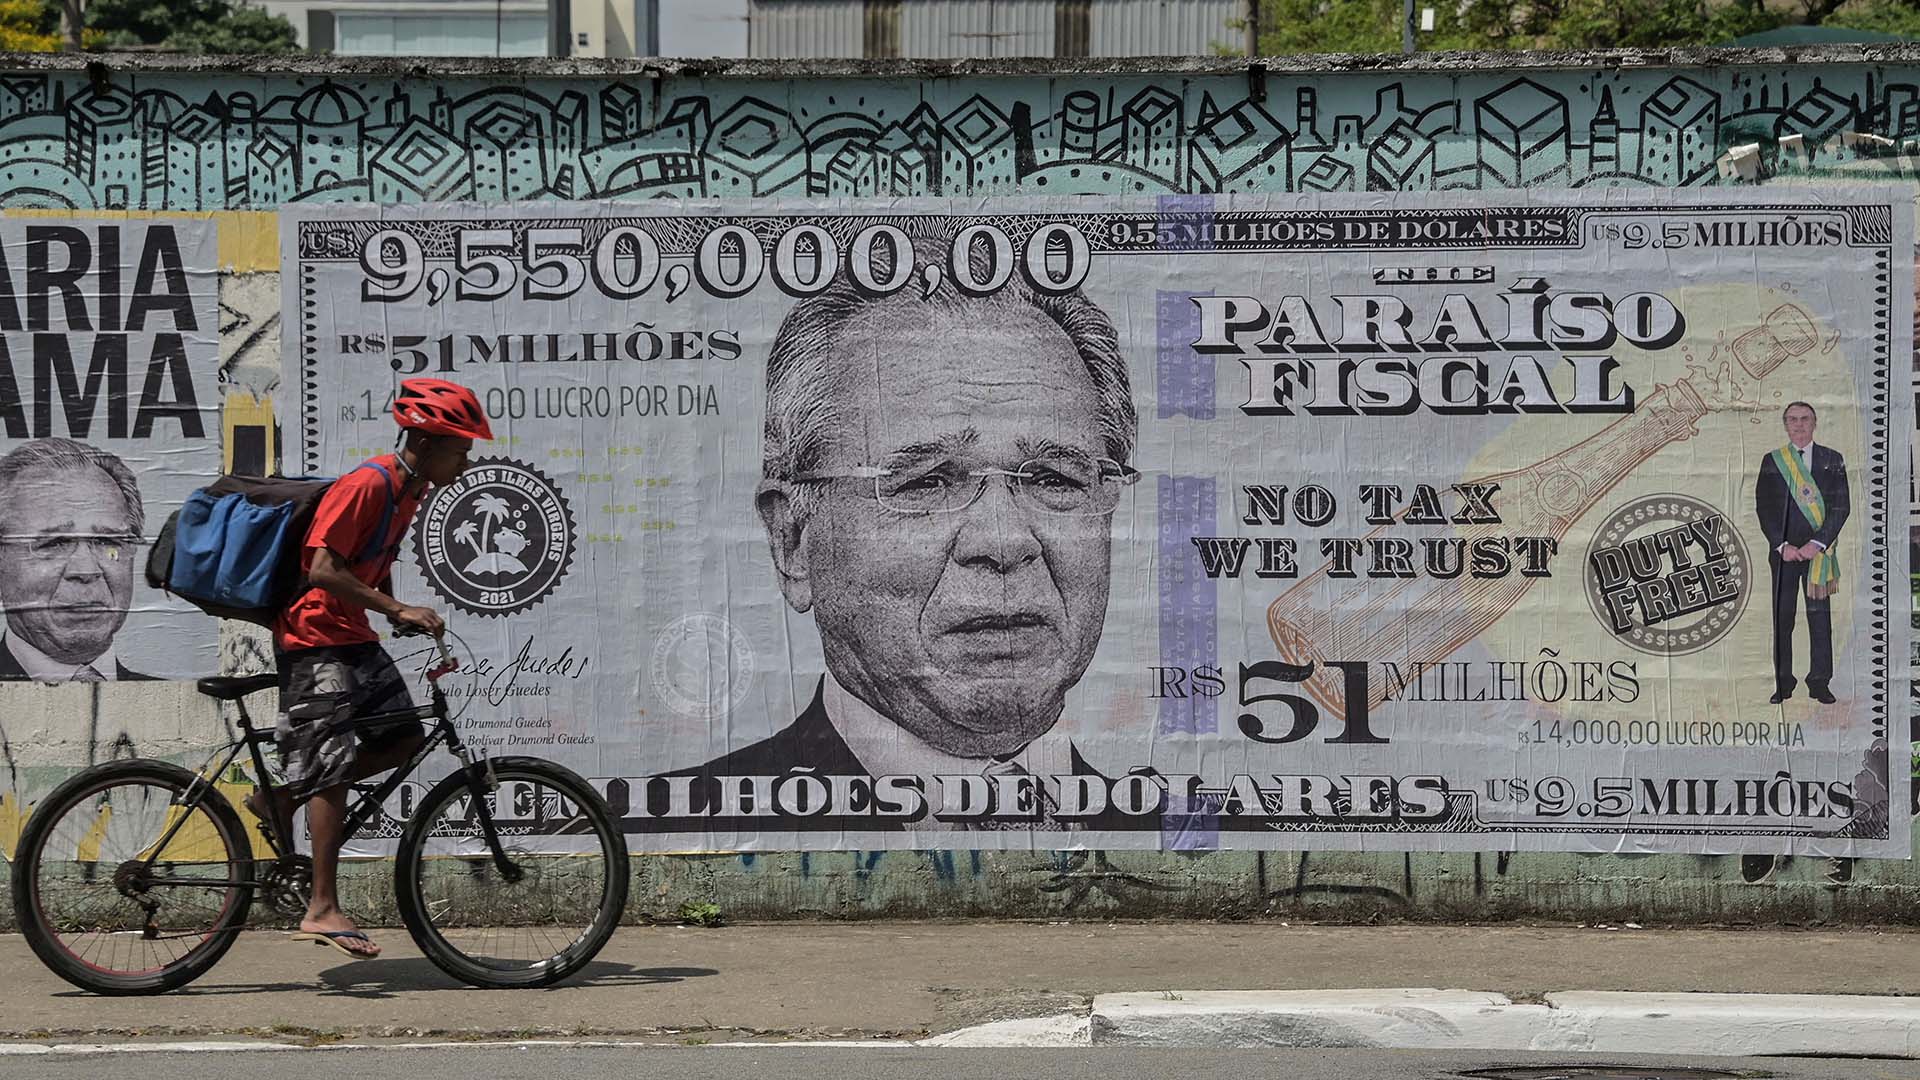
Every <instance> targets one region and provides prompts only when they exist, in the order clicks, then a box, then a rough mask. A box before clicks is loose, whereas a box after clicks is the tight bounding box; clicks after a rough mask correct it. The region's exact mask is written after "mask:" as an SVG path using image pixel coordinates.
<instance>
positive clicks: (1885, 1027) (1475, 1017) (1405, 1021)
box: [1091, 989, 1920, 1058]
mask: <svg viewBox="0 0 1920 1080" xmlns="http://www.w3.org/2000/svg"><path fill="white" fill-rule="evenodd" d="M1546 1002H1547V1003H1546V1004H1544V1005H1518V1004H1515V1003H1514V1002H1513V1001H1512V1000H1511V999H1509V998H1507V997H1505V996H1504V995H1501V994H1491V993H1479V992H1475V991H1469V990H1432V989H1393V990H1291V991H1233V990H1225V991H1222V990H1214V991H1168V992H1161V993H1152V994H1102V995H1100V996H1098V997H1096V998H1094V1000H1093V1014H1092V1025H1091V1036H1092V1039H1091V1041H1092V1043H1093V1044H1094V1045H1096V1046H1098V1045H1135V1046H1166V1047H1174V1046H1178V1047H1219V1048H1230V1047H1314V1048H1366V1049H1387V1050H1534V1051H1547V1052H1556V1051H1558V1052H1576V1053H1605V1054H1621V1053H1631V1054H1707V1055H1724V1056H1743V1057H1744V1056H1764V1055H1782V1054H1805V1055H1826V1056H1848V1057H1890V1058H1907V1057H1920V998H1896V997H1866V996H1847V995H1813V994H1642V993H1610V992H1591V991H1574V992H1563V993H1554V994H1548V995H1546Z"/></svg>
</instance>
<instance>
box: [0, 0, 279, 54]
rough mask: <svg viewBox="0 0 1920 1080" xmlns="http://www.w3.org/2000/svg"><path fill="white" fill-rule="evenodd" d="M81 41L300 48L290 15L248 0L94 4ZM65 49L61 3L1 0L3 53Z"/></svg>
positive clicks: (91, 44)
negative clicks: (5, 51) (62, 41)
mask: <svg viewBox="0 0 1920 1080" xmlns="http://www.w3.org/2000/svg"><path fill="white" fill-rule="evenodd" d="M81 42H82V44H83V45H85V47H87V48H89V49H129V48H132V49H159V50H162V51H165V52H182V53H284V52H293V51H295V50H297V49H298V48H299V47H300V46H299V39H298V37H297V36H296V35H295V33H294V29H293V24H292V23H290V22H288V21H287V20H286V17H285V16H282V15H272V14H269V13H268V12H267V11H266V10H265V9H264V8H259V7H254V6H253V5H251V4H249V3H247V0H89V2H88V3H87V5H86V27H85V29H84V30H83V31H82V34H81ZM59 48H60V3H59V0H0V50H8V51H19V52H53V51H55V50H57V49H59Z"/></svg>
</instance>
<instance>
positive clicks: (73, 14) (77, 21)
mask: <svg viewBox="0 0 1920 1080" xmlns="http://www.w3.org/2000/svg"><path fill="white" fill-rule="evenodd" d="M81 3H82V0H60V43H61V47H62V48H64V49H66V50H67V51H68V52H79V51H80V31H81V29H82V28H83V27H84V26H85V25H86V22H87V14H86V11H85V10H84V9H83V8H82V7H81V6H80V5H81Z"/></svg>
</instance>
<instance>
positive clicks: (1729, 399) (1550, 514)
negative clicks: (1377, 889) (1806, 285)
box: [1267, 304, 1819, 714]
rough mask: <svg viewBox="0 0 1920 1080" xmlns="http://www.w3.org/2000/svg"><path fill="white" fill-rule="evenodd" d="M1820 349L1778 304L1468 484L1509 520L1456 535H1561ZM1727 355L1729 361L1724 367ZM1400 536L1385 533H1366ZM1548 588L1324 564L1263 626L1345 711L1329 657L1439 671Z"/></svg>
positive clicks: (1380, 697) (1525, 580)
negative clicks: (1792, 362) (1587, 421)
mask: <svg viewBox="0 0 1920 1080" xmlns="http://www.w3.org/2000/svg"><path fill="white" fill-rule="evenodd" d="M1817 344H1819V333H1818V331H1817V330H1816V329H1815V327H1814V324H1813V320H1812V319H1811V318H1810V317H1808V315H1807V313H1806V312H1805V311H1804V310H1802V309H1801V308H1799V307H1798V306H1796V305H1793V304H1783V305H1781V306H1779V307H1777V308H1775V309H1774V310H1773V311H1772V313H1770V314H1769V315H1768V316H1767V318H1766V319H1765V320H1764V322H1763V323H1762V324H1761V325H1760V326H1757V327H1755V328H1753V329H1751V330H1749V331H1747V332H1746V333H1744V334H1741V335H1740V336H1739V337H1737V338H1735V339H1734V340H1733V342H1732V343H1731V345H1730V346H1728V347H1726V348H1724V349H1723V348H1722V346H1720V345H1716V346H1715V347H1714V351H1713V353H1712V355H1711V356H1709V358H1708V359H1707V361H1706V363H1705V364H1691V365H1689V369H1688V374H1687V375H1686V376H1684V377H1682V378H1680V379H1677V380H1675V381H1674V382H1673V383H1672V384H1671V385H1660V386H1656V387H1655V388H1654V390H1653V391H1652V393H1650V394H1648V395H1646V396H1645V397H1643V398H1642V399H1641V400H1640V401H1639V402H1638V404H1637V405H1636V407H1635V410H1634V412H1632V413H1631V414H1629V415H1626V416H1623V417H1621V418H1620V419H1619V420H1617V421H1615V422H1614V423H1612V424H1610V425H1608V426H1607V427H1606V428H1604V429H1602V430H1600V431H1598V432H1596V433H1594V434H1593V435H1591V436H1589V437H1588V438H1586V439H1584V440H1582V441H1580V442H1579V443H1576V444H1574V445H1573V446H1570V447H1568V448H1567V449H1565V450H1562V451H1560V452H1559V453H1557V454H1554V455H1552V456H1551V457H1548V458H1546V459H1544V460H1542V461H1539V462H1536V463H1534V464H1532V465H1529V466H1527V467H1525V468H1521V469H1514V470H1510V471H1507V472H1501V473H1494V474H1492V475H1487V476H1477V477H1473V478H1471V480H1469V481H1463V482H1470V483H1475V484H1498V485H1500V506H1501V517H1502V519H1503V520H1502V521H1501V522H1500V523H1498V524H1492V525H1462V526H1458V527H1457V530H1456V532H1455V533H1454V534H1453V535H1454V536H1456V537H1458V538H1461V539H1464V540H1465V541H1466V542H1467V544H1468V545H1469V546H1470V545H1471V544H1472V543H1473V541H1474V540H1476V539H1478V538H1479V537H1482V536H1495V535H1524V536H1548V537H1552V538H1554V539H1555V540H1558V539H1560V538H1562V537H1564V536H1565V535H1566V534H1567V533H1568V532H1569V531H1570V530H1571V529H1572V528H1573V526H1574V524H1575V523H1576V522H1578V521H1580V520H1581V519H1582V518H1583V517H1585V516H1586V515H1587V514H1588V513H1589V512H1591V511H1592V510H1593V509H1594V508H1595V507H1596V506H1598V505H1600V501H1601V499H1602V498H1603V497H1605V495H1606V494H1607V492H1609V491H1611V490H1612V489H1613V488H1614V487H1615V486H1616V485H1618V484H1619V483H1620V481H1621V480H1623V479H1625V478H1626V477H1627V476H1628V475H1629V474H1630V473H1632V472H1633V471H1634V469H1636V468H1638V467H1639V466H1640V465H1641V463H1643V462H1645V461H1646V460H1647V459H1648V458H1651V457H1652V456H1654V455H1655V454H1657V453H1659V452H1660V451H1661V450H1663V449H1665V448H1666V447H1668V446H1671V445H1673V444H1674V443H1678V442H1682V441H1684V440H1686V439H1687V438H1689V437H1691V436H1693V435H1695V434H1697V433H1698V431H1699V428H1698V427H1697V426H1696V423H1697V421H1699V420H1700V418H1701V417H1703V416H1706V415H1707V414H1708V413H1711V412H1715V411H1718V410H1722V409H1728V408H1732V407H1734V406H1736V405H1738V404H1740V403H1743V402H1744V403H1747V404H1749V405H1750V404H1753V403H1755V402H1757V401H1758V395H1757V394H1756V393H1755V392H1754V390H1755V385H1756V384H1758V383H1759V382H1760V381H1761V380H1764V379H1765V378H1766V377H1767V376H1768V375H1771V374H1772V373H1773V372H1774V371H1775V370H1777V369H1778V368H1779V367H1780V365H1782V364H1784V363H1785V362H1787V361H1788V360H1789V359H1793V358H1795V357H1799V356H1804V355H1805V354H1806V353H1808V352H1810V351H1811V350H1812V349H1813V348H1814V346H1816V345H1817ZM1727 352H1730V353H1731V354H1732V360H1731V361H1729V360H1726V359H1723V356H1724V354H1725V353H1727ZM1402 516H1404V512H1403V514H1402ZM1393 529H1394V525H1383V526H1381V527H1379V528H1377V529H1375V530H1374V531H1373V532H1371V533H1369V534H1367V535H1368V537H1369V538H1371V537H1374V536H1380V535H1383V534H1386V533H1389V532H1390V531H1391V530H1393ZM1541 580H1543V579H1541V578H1536V577H1524V576H1521V575H1519V574H1510V575H1507V576H1504V577H1499V578H1474V577H1471V576H1468V575H1464V574H1463V575H1461V576H1460V577H1456V578H1434V577H1425V576H1423V577H1417V578H1393V579H1368V578H1360V579H1354V580H1343V579H1332V578H1329V577H1328V576H1327V571H1326V569H1325V568H1324V567H1323V568H1322V569H1320V570H1318V571H1316V572H1314V573H1313V574H1311V575H1309V576H1307V577H1305V578H1302V579H1301V580H1300V581H1298V582H1297V583H1295V584H1294V585H1293V586H1292V587H1290V588H1289V589H1287V591H1286V592H1284V593H1282V594H1281V595H1280V596H1279V597H1278V598H1276V599H1275V600H1274V602H1273V603H1272V604H1271V605H1270V606H1269V607H1268V609H1267V629H1268V632H1269V633H1270V634H1271V635H1272V636H1273V643H1274V645H1275V646H1276V647H1277V648H1278V649H1279V652H1280V656H1281V657H1282V658H1283V659H1285V660H1287V661H1288V662H1290V663H1295V664H1306V663H1312V664H1313V665H1314V674H1313V677H1312V679H1310V680H1309V681H1308V683H1307V685H1306V688H1307V692H1308V694H1309V695H1310V696H1311V697H1312V698H1313V699H1314V700H1315V701H1317V702H1319V703H1320V704H1321V705H1322V706H1324V707H1325V708H1327V709H1329V710H1331V711H1333V712H1334V713H1335V714H1341V713H1344V711H1345V686H1344V682H1345V680H1344V677H1343V674H1342V673H1341V672H1340V671H1339V670H1338V669H1330V668H1328V667H1327V661H1330V660H1333V661H1349V660H1351V661H1366V662H1367V663H1369V664H1375V663H1396V664H1398V665H1400V666H1401V668H1402V669H1403V670H1410V669H1412V667H1413V665H1415V664H1421V663H1427V664H1431V663H1436V662H1438V661H1440V660H1443V659H1445V658H1446V657H1447V656H1449V655H1450V654H1452V653H1453V652H1454V650H1456V649H1458V648H1460V647H1461V646H1463V645H1465V644H1466V643H1468V642H1470V641H1472V640H1474V639H1475V638H1476V637H1478V636H1479V635H1480V634H1482V633H1484V632H1485V631H1486V630H1487V629H1488V628H1489V627H1491V626H1492V625H1493V624H1494V623H1496V622H1498V621H1499V619H1500V617H1501V616H1503V615H1505V614H1506V613H1507V612H1508V611H1511V610H1512V609H1513V607H1514V606H1515V605H1516V604H1518V603H1519V602H1520V599H1521V597H1522V596H1524V595H1526V593H1527V591H1528V590H1530V589H1532V588H1533V587H1534V586H1535V585H1537V584H1538V583H1539V582H1540V581H1541ZM1368 687H1369V689H1368V696H1369V698H1370V705H1372V706H1378V705H1379V704H1380V703H1381V702H1383V701H1385V700H1386V697H1387V695H1388V694H1389V693H1391V692H1392V686H1391V685H1389V682H1388V680H1386V679H1384V678H1374V679H1371V680H1370V681H1369V683H1368Z"/></svg>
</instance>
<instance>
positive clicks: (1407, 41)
mask: <svg viewBox="0 0 1920 1080" xmlns="http://www.w3.org/2000/svg"><path fill="white" fill-rule="evenodd" d="M1400 51H1401V52H1403V53H1406V54H1408V55H1409V56H1411V55H1412V54H1413V0H1406V7H1405V9H1404V11H1403V12H1402V18H1401V19H1400Z"/></svg>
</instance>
